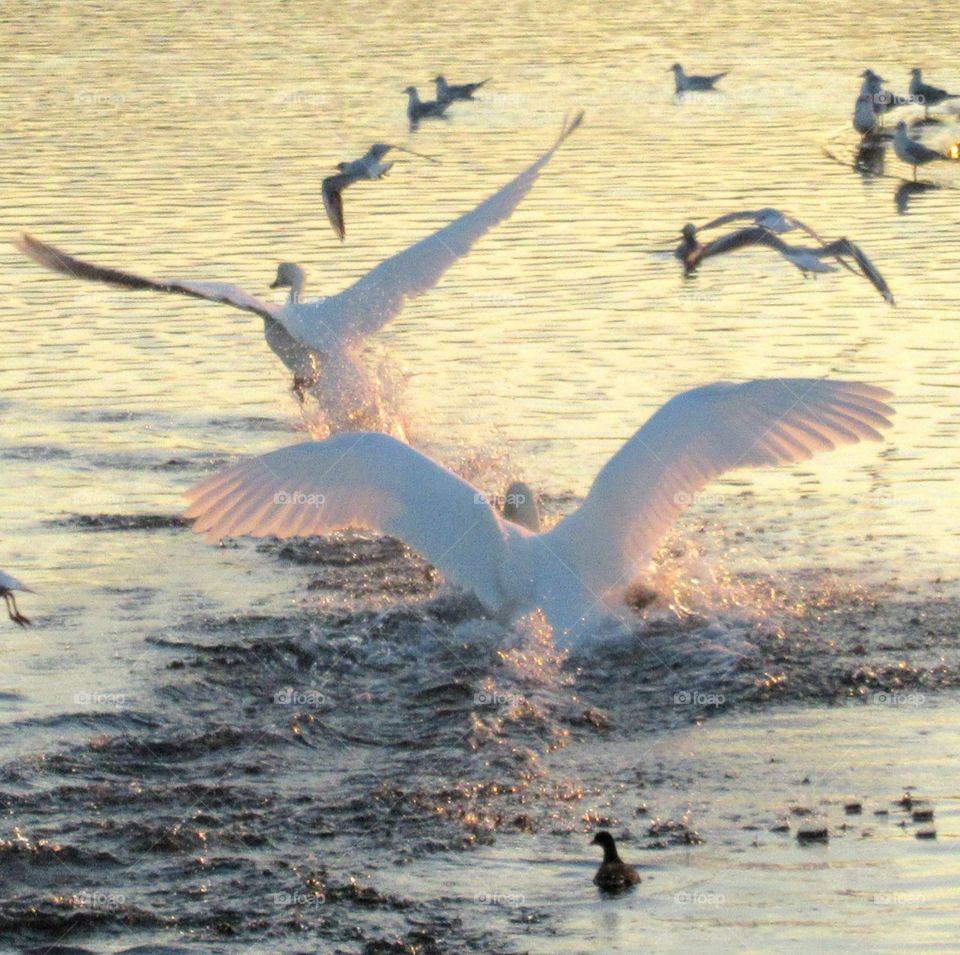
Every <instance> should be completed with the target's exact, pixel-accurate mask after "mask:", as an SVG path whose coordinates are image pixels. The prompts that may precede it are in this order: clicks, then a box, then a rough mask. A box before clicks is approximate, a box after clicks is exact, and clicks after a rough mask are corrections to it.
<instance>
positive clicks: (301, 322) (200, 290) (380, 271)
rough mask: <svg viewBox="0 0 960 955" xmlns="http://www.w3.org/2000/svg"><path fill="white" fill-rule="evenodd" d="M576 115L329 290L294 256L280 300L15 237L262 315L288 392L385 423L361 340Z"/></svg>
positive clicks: (525, 177) (390, 422)
mask: <svg viewBox="0 0 960 955" xmlns="http://www.w3.org/2000/svg"><path fill="white" fill-rule="evenodd" d="M582 120H583V113H582V112H581V113H578V114H577V116H575V117H574V119H573V120H572V122H570V123H569V124H567V123H565V124H564V127H563V129H562V130H561V133H560V136H559V137H558V139H557V140H556V142H555V143H554V144H553V146H551V147H550V149H548V150H547V151H546V152H545V153H544V154H543V155H542V156H540V158H539V159H537V160H536V161H535V162H533V163H532V164H531V165H530V166H528V167H527V168H526V169H524V170H523V171H522V172H521V173H520V174H519V175H517V176H516V177H515V178H513V179H512V180H511V181H510V182H508V183H507V184H506V185H505V186H503V187H502V188H500V189H499V190H497V191H496V192H495V193H493V195H491V196H489V197H488V198H487V199H485V200H484V201H483V202H481V203H480V204H479V205H478V206H476V207H475V208H473V209H471V210H470V211H469V212H466V213H464V214H463V215H461V216H460V217H459V218H457V219H454V220H453V221H452V222H450V223H448V224H447V225H445V226H444V227H443V228H441V229H439V230H437V231H436V232H434V233H433V234H432V235H429V236H427V237H426V238H425V239H421V240H420V241H419V242H416V243H414V244H413V245H412V246H410V247H409V248H407V249H404V250H403V251H401V252H398V253H397V254H396V255H394V256H391V257H390V258H388V259H385V260H384V261H383V262H381V263H380V264H379V265H377V266H376V267H375V268H373V269H372V270H371V271H369V272H368V273H367V274H366V275H364V276H363V277H362V278H360V279H359V280H358V281H357V282H355V283H354V284H353V285H351V286H350V287H349V288H346V289H344V290H343V291H341V292H338V293H337V294H335V295H331V296H328V297H326V298H319V299H314V300H312V301H305V300H304V297H303V295H304V290H305V286H306V273H305V272H304V270H303V269H302V268H300V266H299V265H297V264H295V263H293V262H283V263H281V264H280V265H279V266H278V268H277V273H276V278H275V280H274V282H273V284H272V285H271V288H289V290H290V292H289V295H288V297H287V301H286V302H285V303H283V304H278V303H273V302H266V301H263V300H262V299H260V298H258V297H257V296H255V295H251V294H250V293H248V292H245V291H244V290H243V289H241V288H238V287H237V286H235V285H230V284H228V283H225V282H198V281H193V280H183V279H152V278H146V277H144V276H141V275H137V274H134V273H132V272H126V271H122V270H119V269H114V268H109V267H104V266H99V265H94V264H92V263H89V262H84V261H82V260H80V259H77V258H74V257H73V256H71V255H68V254H67V253H66V252H63V251H61V250H60V249H57V248H55V247H54V246H52V245H47V244H46V243H44V242H41V241H40V240H39V239H36V238H34V237H33V236H30V235H26V234H25V235H22V236H20V237H19V238H18V239H17V240H16V243H15V244H16V245H17V247H18V248H19V249H20V251H21V252H23V253H24V254H25V255H27V256H29V257H30V258H32V259H33V260H34V261H36V262H38V263H39V264H40V265H42V266H44V267H45V268H48V269H51V270H52V271H54V272H59V273H60V274H62V275H67V276H70V277H72V278H81V279H87V280H90V281H97V282H103V283H106V284H108V285H115V286H119V287H121V288H126V289H131V290H144V289H148V290H152V291H155V292H168V293H174V294H179V295H187V296H191V297H193V298H201V299H206V300H207V301H210V302H218V303H222V304H224V305H230V306H232V307H233V308H238V309H242V310H243V311H246V312H252V313H253V314H256V315H259V316H260V317H261V318H262V319H263V322H264V337H265V339H266V342H267V345H268V346H269V347H270V348H271V349H272V351H273V352H274V353H275V354H276V355H277V357H278V358H279V359H280V360H281V361H282V362H283V364H284V365H285V366H286V367H287V368H288V369H290V371H292V372H293V375H294V391H295V392H296V393H297V394H298V396H299V397H301V398H302V397H303V394H304V392H305V391H309V392H310V393H311V394H312V395H313V396H314V397H315V398H316V399H317V401H318V403H319V404H320V406H321V408H322V409H323V411H324V414H325V416H326V418H327V423H328V425H329V427H330V430H331V431H332V432H338V431H345V430H358V429H362V430H388V431H389V430H393V429H394V424H395V422H394V417H393V416H392V415H391V414H390V411H389V409H388V408H386V407H385V403H384V402H383V399H382V396H381V393H380V389H379V388H378V387H377V382H376V380H375V379H374V376H372V375H371V373H370V372H368V370H367V368H366V366H365V365H364V362H363V361H362V359H361V357H360V356H361V350H362V347H363V343H364V341H365V340H366V339H367V338H368V337H369V336H370V335H373V334H375V333H376V332H378V331H380V330H381V329H382V328H383V327H384V326H385V325H387V323H388V322H390V321H391V320H392V319H393V318H395V317H396V316H397V315H399V314H400V312H401V311H402V310H403V307H404V305H405V303H406V302H407V300H408V299H411V298H415V297H416V296H418V295H421V294H423V293H424V292H426V291H428V290H429V289H431V288H433V287H434V286H435V285H436V284H437V283H438V282H439V281H440V279H441V278H442V277H443V275H444V274H445V273H446V271H447V269H449V268H450V267H451V266H452V265H453V264H454V263H455V262H457V261H459V260H460V259H461V258H463V257H464V256H465V255H467V254H468V253H469V252H470V250H471V249H472V248H473V245H474V243H476V242H477V241H478V240H479V239H480V238H481V237H482V236H484V235H485V234H486V233H487V232H489V231H490V230H491V229H492V228H493V227H494V226H496V225H499V223H501V222H503V221H504V220H505V219H508V218H509V217H510V215H511V214H512V213H513V211H514V210H515V209H516V208H517V206H518V205H519V204H520V202H521V201H522V200H523V198H524V197H525V196H526V195H527V193H528V192H529V191H530V189H531V188H532V187H533V184H534V183H535V182H536V180H537V178H538V176H539V175H540V173H541V172H542V171H543V168H544V166H546V164H547V163H548V162H549V161H550V160H551V159H552V158H553V156H554V154H555V153H556V151H557V149H558V148H559V147H560V145H561V144H562V143H563V142H564V141H565V140H566V139H567V137H568V136H570V135H571V134H572V133H573V132H574V130H576V129H577V128H578V127H579V126H580V123H581V122H582ZM365 158H366V157H365Z"/></svg>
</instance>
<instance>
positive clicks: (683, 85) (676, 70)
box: [670, 63, 729, 93]
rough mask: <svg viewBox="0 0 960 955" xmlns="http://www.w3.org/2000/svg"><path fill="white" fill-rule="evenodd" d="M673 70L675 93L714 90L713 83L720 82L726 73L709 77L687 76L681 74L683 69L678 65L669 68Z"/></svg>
mask: <svg viewBox="0 0 960 955" xmlns="http://www.w3.org/2000/svg"><path fill="white" fill-rule="evenodd" d="M670 69H671V70H673V81H674V86H675V87H676V90H675V92H676V93H693V92H700V93H703V92H706V91H708V90H712V89H713V88H714V83H717V82H718V81H720V80H722V79H723V78H724V77H725V76H726V75H727V72H729V70H728V71H727V72H724V73H714V74H713V75H711V76H687V74H686V73H684V72H683V67H682V66H681V65H680V64H679V63H674V64H673V66H671V67H670Z"/></svg>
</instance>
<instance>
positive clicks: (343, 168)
mask: <svg viewBox="0 0 960 955" xmlns="http://www.w3.org/2000/svg"><path fill="white" fill-rule="evenodd" d="M349 168H350V163H348V162H338V163H337V169H339V170H340V172H346V171H347V170H348V169H349Z"/></svg>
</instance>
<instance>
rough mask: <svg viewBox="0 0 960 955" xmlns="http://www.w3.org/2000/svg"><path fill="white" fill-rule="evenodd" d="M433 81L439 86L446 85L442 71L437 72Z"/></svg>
mask: <svg viewBox="0 0 960 955" xmlns="http://www.w3.org/2000/svg"><path fill="white" fill-rule="evenodd" d="M433 82H434V83H439V84H440V85H441V86H446V85H447V81H446V78H445V77H444V75H443V74H442V73H438V74H437V75H436V76H435V77H434V78H433Z"/></svg>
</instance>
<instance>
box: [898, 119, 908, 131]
mask: <svg viewBox="0 0 960 955" xmlns="http://www.w3.org/2000/svg"><path fill="white" fill-rule="evenodd" d="M897 132H898V133H903V134H904V135H906V133H907V122H906V120H903V119H901V120H900V122H899V123H897Z"/></svg>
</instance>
